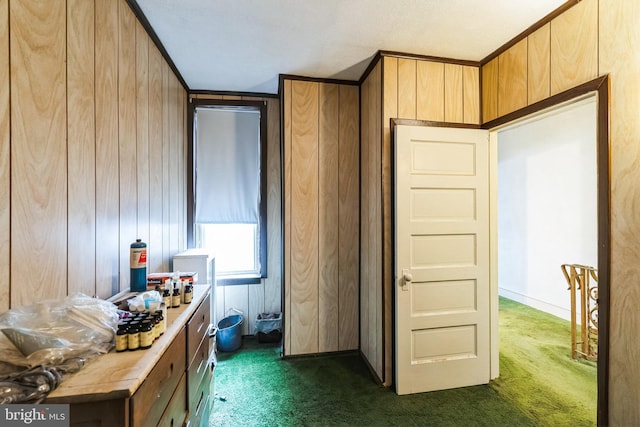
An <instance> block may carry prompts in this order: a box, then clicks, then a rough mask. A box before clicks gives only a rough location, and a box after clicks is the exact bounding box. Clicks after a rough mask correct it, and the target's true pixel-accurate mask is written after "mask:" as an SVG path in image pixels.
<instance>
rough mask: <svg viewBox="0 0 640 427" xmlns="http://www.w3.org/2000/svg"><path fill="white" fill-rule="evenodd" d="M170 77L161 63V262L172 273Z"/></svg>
mask: <svg viewBox="0 0 640 427" xmlns="http://www.w3.org/2000/svg"><path fill="white" fill-rule="evenodd" d="M170 75H171V69H170V68H169V65H168V64H167V63H166V62H163V63H162V117H163V120H162V189H163V193H162V225H163V227H162V260H163V270H164V271H172V268H173V260H172V259H171V255H172V254H171V246H170V244H169V234H170V232H169V228H170V224H171V222H170V216H169V209H170V199H171V187H170V173H169V166H170V165H171V161H170V158H171V151H170V145H171V141H172V139H171V135H170V126H169V118H170V115H171V108H170V106H171V91H170V87H169V79H170Z"/></svg>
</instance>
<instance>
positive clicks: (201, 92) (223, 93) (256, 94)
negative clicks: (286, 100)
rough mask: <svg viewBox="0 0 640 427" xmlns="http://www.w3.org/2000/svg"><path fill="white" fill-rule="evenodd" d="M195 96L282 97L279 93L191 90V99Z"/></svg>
mask: <svg viewBox="0 0 640 427" xmlns="http://www.w3.org/2000/svg"><path fill="white" fill-rule="evenodd" d="M193 95H212V96H242V97H252V98H275V99H279V98H280V96H279V95H278V94H277V93H262V92H234V91H221V90H202V89H196V90H190V91H189V97H192V96H193ZM202 99H204V98H202Z"/></svg>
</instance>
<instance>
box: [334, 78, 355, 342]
mask: <svg viewBox="0 0 640 427" xmlns="http://www.w3.org/2000/svg"><path fill="white" fill-rule="evenodd" d="M358 118H359V105H358V88H357V87H356V86H341V87H340V117H339V119H338V123H339V126H340V130H339V140H340V155H339V157H338V170H339V177H338V186H337V188H338V191H339V207H338V209H339V212H340V218H339V227H338V230H339V234H338V236H339V249H338V254H339V262H340V265H339V272H338V278H339V279H338V282H339V297H338V299H339V325H338V330H339V334H337V335H338V336H339V343H338V350H355V349H357V348H358V265H359V264H358V243H357V242H358V238H359V233H358V231H359V230H358V222H359V221H358V218H359V212H358V208H359V203H358V195H359V194H360V193H359V188H358V186H359V172H358V154H359V152H360V150H359V149H358V144H359V140H358V135H359V134H358V121H359V120H358Z"/></svg>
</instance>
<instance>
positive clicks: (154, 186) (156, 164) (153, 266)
mask: <svg viewBox="0 0 640 427" xmlns="http://www.w3.org/2000/svg"><path fill="white" fill-rule="evenodd" d="M160 123H162V56H161V55H160V51H159V50H158V49H157V48H156V47H155V46H153V45H151V44H150V45H149V240H148V242H149V251H148V252H147V266H148V269H149V272H160V271H163V268H162V229H163V226H162V225H163V224H162V200H163V198H164V197H165V194H166V191H164V190H165V189H164V188H163V186H162V185H163V182H162V181H163V180H162V174H163V162H162V126H159V124H160ZM165 271H166V270H165Z"/></svg>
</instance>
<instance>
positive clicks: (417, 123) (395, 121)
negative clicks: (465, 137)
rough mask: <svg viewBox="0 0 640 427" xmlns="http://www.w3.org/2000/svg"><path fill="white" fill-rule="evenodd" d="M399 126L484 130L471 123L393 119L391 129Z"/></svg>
mask: <svg viewBox="0 0 640 427" xmlns="http://www.w3.org/2000/svg"><path fill="white" fill-rule="evenodd" d="M398 125H403V126H430V127H443V128H463V129H483V128H482V127H481V126H480V125H476V124H471V123H449V122H434V121H431V120H411V119H393V118H392V119H391V129H394V128H395V127H396V126H398Z"/></svg>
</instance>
